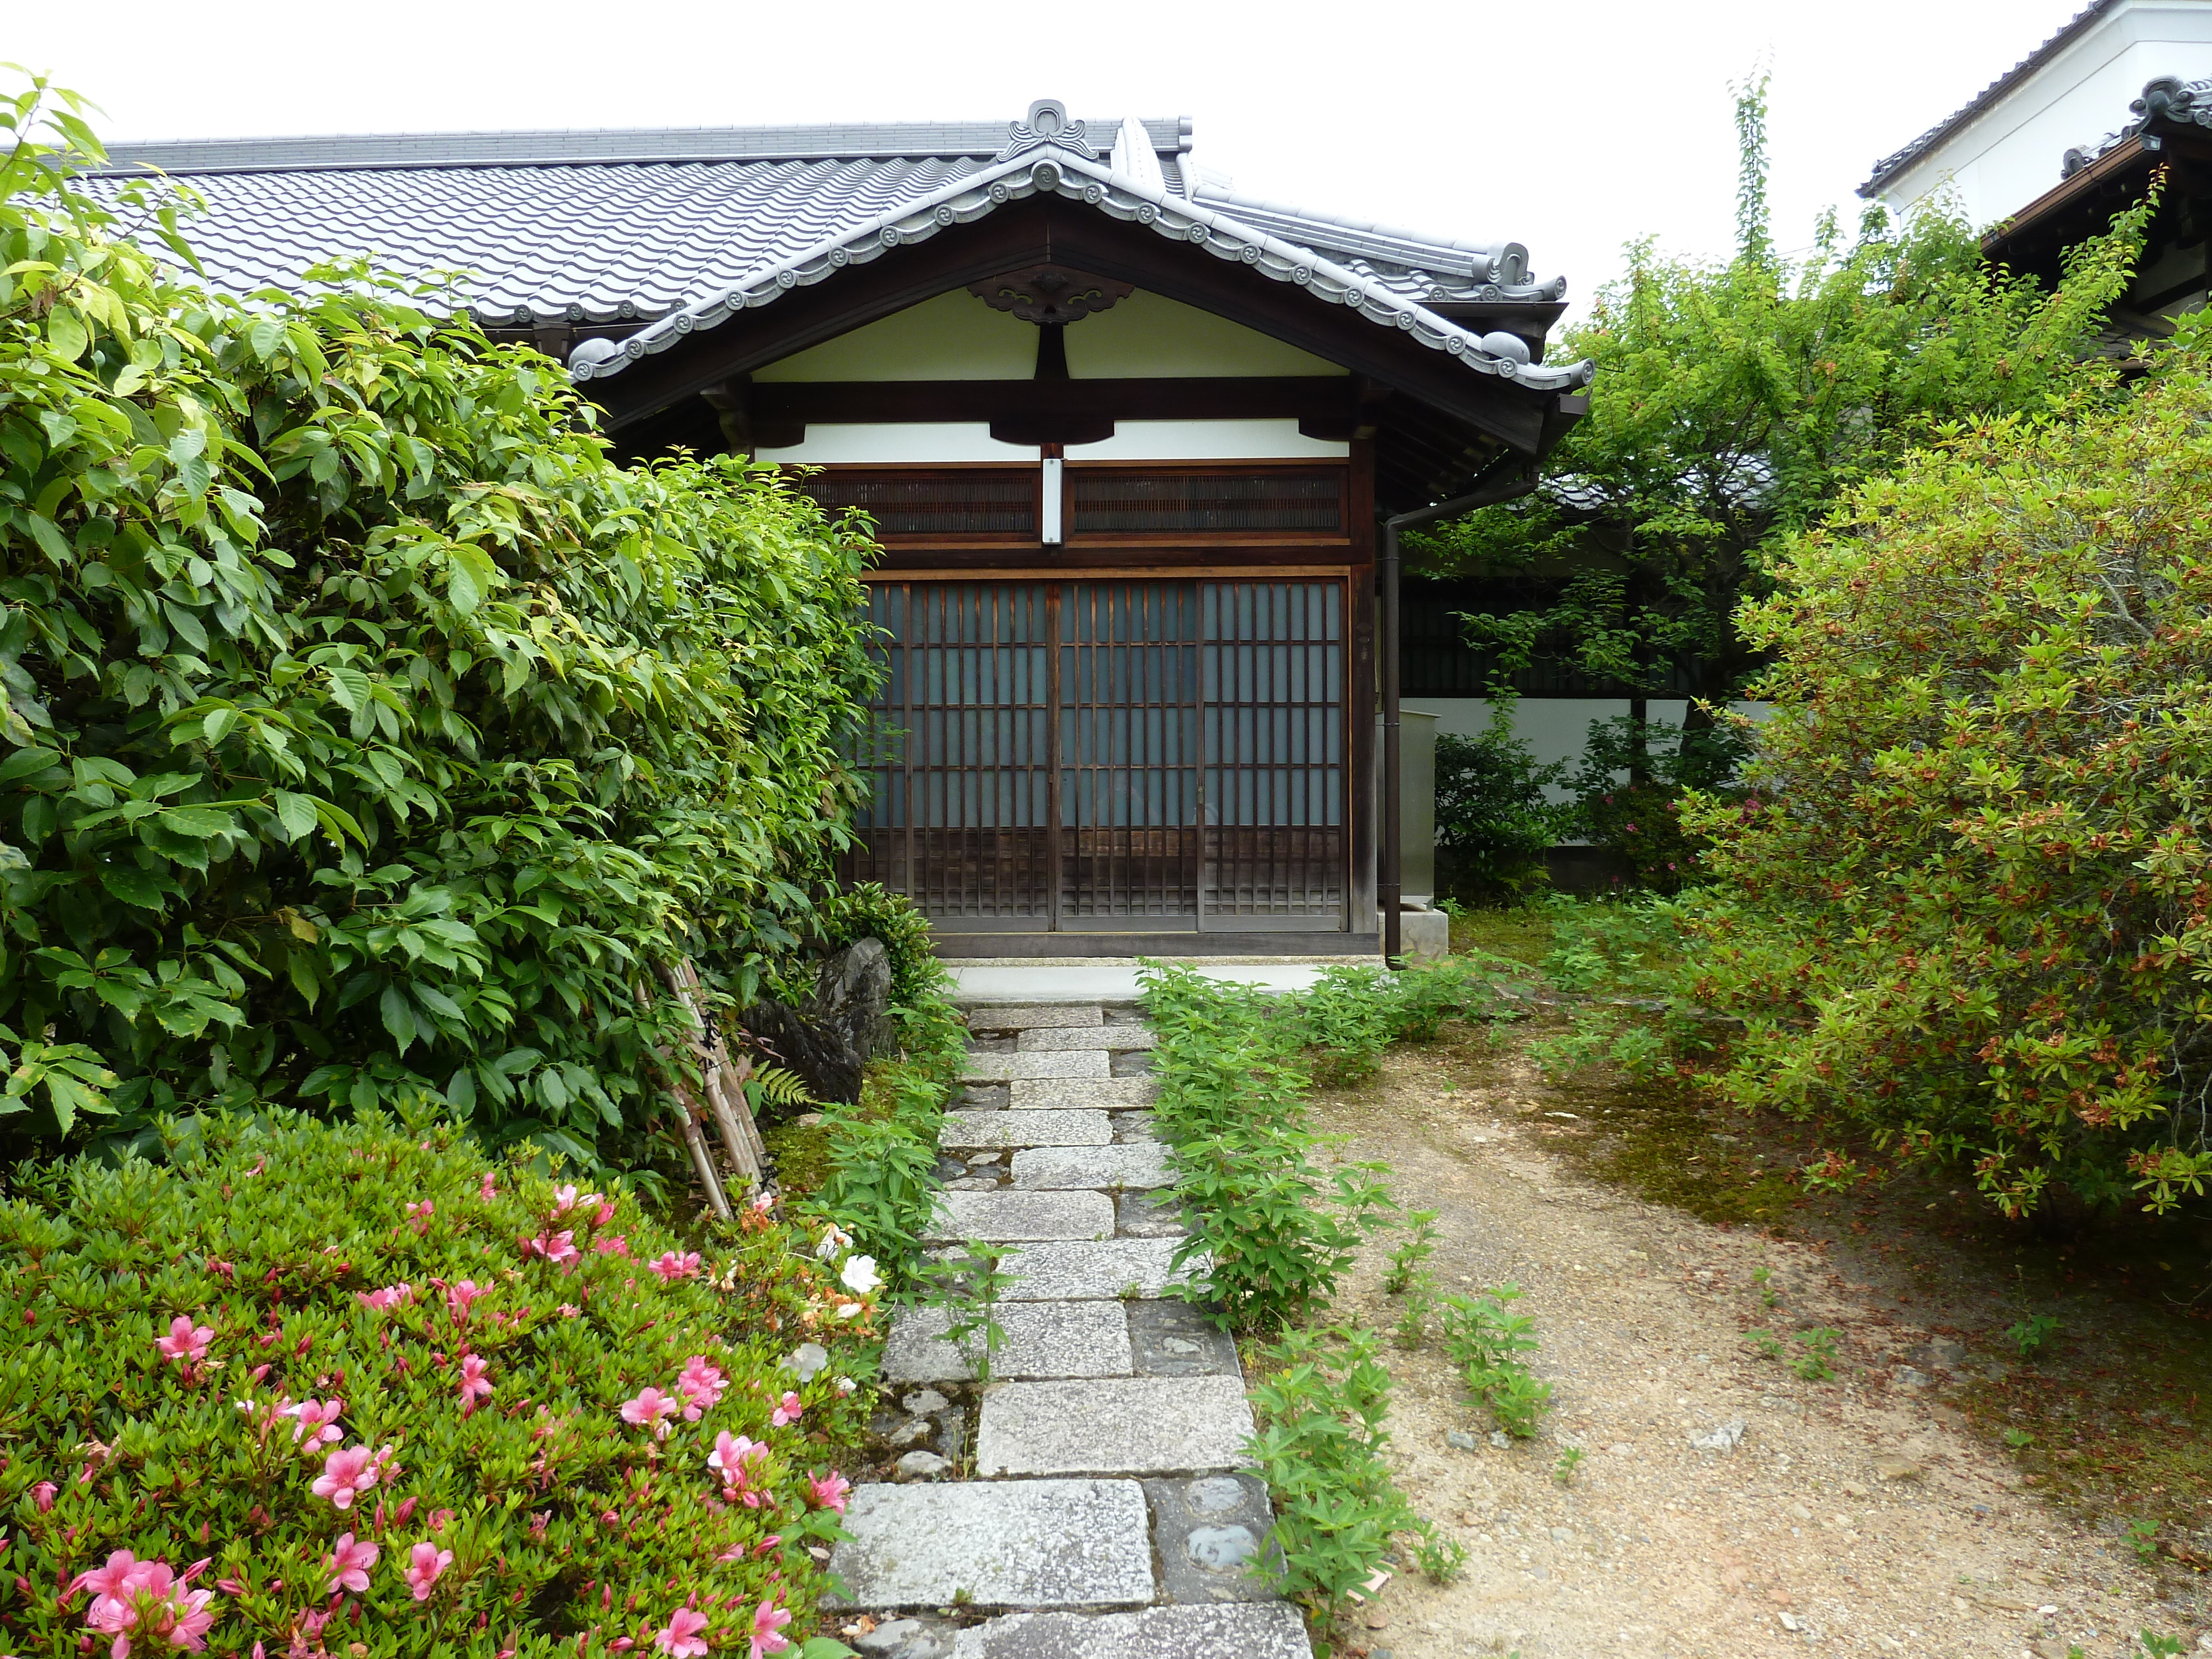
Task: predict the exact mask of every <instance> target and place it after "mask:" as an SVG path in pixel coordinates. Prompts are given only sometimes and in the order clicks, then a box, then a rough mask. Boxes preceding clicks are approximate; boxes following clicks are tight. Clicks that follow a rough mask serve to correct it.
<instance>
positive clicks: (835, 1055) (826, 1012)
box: [738, 939, 898, 1119]
mask: <svg viewBox="0 0 2212 1659" xmlns="http://www.w3.org/2000/svg"><path fill="white" fill-rule="evenodd" d="M890 997H891V969H890V958H889V957H886V956H885V955H884V947H883V942H882V941H881V940H879V939H856V940H854V942H853V943H852V944H850V945H847V946H846V947H845V948H844V949H843V950H842V951H838V952H837V953H836V955H835V956H833V957H829V959H828V960H827V961H825V962H824V963H823V964H822V965H821V967H820V968H819V969H817V970H816V972H815V977H814V994H813V995H812V996H811V997H810V998H809V999H808V1000H807V1004H806V1006H805V1009H804V1010H800V1009H798V1008H793V1007H792V1006H790V1005H789V1004H788V1003H782V1002H776V1001H774V1000H769V1001H765V1002H757V1003H755V1004H754V1005H753V1006H751V1007H750V1008H748V1009H746V1010H745V1011H744V1013H743V1014H742V1015H740V1016H739V1017H738V1019H739V1023H740V1024H742V1025H743V1026H744V1030H745V1035H746V1036H749V1037H750V1038H751V1039H752V1040H753V1043H754V1046H755V1047H757V1048H761V1049H763V1050H765V1051H766V1053H767V1054H768V1056H769V1058H770V1059H771V1060H773V1061H774V1062H775V1064H777V1065H780V1066H784V1067H786V1068H787V1069H788V1070H790V1071H793V1072H796V1073H798V1074H799V1078H800V1079H801V1080H802V1081H804V1082H805V1085H806V1090H807V1092H808V1093H809V1094H811V1095H812V1096H813V1097H815V1098H816V1099H817V1100H824V1101H828V1100H846V1101H851V1100H858V1099H859V1098H860V1073H861V1071H862V1069H863V1068H864V1067H865V1066H866V1065H867V1063H868V1061H869V1060H872V1059H873V1058H875V1057H876V1056H877V1055H878V1054H890V1053H892V1052H894V1051H895V1050H896V1048H897V1047H898V1028H897V1026H896V1024H894V1023H893V1021H892V1019H891V1018H890V1013H889V1012H888V1011H889V1009H890ZM767 1115H769V1117H770V1118H771V1119H773V1118H774V1117H775V1115H776V1114H775V1110H774V1109H773V1108H771V1109H769V1113H768V1114H767Z"/></svg>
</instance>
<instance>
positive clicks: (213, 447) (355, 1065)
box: [0, 89, 872, 1158]
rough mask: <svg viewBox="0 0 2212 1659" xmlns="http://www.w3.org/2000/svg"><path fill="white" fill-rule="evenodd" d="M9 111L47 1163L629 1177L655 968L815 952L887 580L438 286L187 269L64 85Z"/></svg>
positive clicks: (7, 1036) (715, 967)
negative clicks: (209, 1125) (167, 1137)
mask: <svg viewBox="0 0 2212 1659" xmlns="http://www.w3.org/2000/svg"><path fill="white" fill-rule="evenodd" d="M0 118H4V119H5V121H6V123H7V125H11V126H12V127H14V129H15V131H16V132H17V134H18V135H19V137H21V142H20V143H18V144H17V145H16V147H15V149H14V151H13V152H12V154H10V155H8V156H7V158H6V160H5V161H4V164H0V268H4V270H5V272H6V274H4V275H0V599H4V601H5V604H6V609H5V612H4V617H0V726H4V736H5V738H6V742H7V744H8V750H7V751H6V752H4V755H0V841H4V843H5V844H4V845H0V934H3V935H4V945H0V1043H4V1044H5V1047H6V1054H5V1059H6V1060H7V1062H8V1064H9V1067H10V1068H11V1069H12V1071H13V1073H14V1077H13V1079H12V1080H11V1082H10V1084H9V1087H8V1091H7V1093H6V1095H5V1096H4V1097H0V1113H13V1114H15V1116H14V1117H13V1119H12V1120H11V1121H9V1124H8V1125H7V1128H8V1131H9V1133H10V1135H11V1136H12V1137H13V1138H14V1139H15V1140H16V1142H17V1144H18V1146H19V1147H20V1146H21V1145H22V1144H23V1143H24V1142H26V1141H28V1142H30V1143H31V1144H35V1145H39V1146H53V1145H54V1144H56V1143H57V1141H64V1142H69V1141H81V1140H82V1139H83V1138H84V1137H85V1136H86V1135H87V1134H88V1133H105V1134H110V1135H114V1136H118V1137H121V1138H123V1139H126V1140H128V1139H131V1137H133V1136H136V1137H137V1139H136V1142H135V1144H137V1145H139V1146H151V1145H152V1144H153V1142H152V1138H151V1136H150V1133H149V1130H148V1126H149V1124H150V1123H151V1122H152V1121H153V1118H154V1115H155V1114H157V1113H159V1112H162V1111H174V1110H186V1109H206V1108H212V1107H221V1106H230V1107H238V1108H244V1107H248V1106H251V1105H252V1104H254V1103H258V1102H261V1101H264V1100H275V1101H280V1102H284V1103H320V1104H324V1105H327V1106H334V1107H339V1108H345V1109H356V1110H359V1109H367V1108H370V1107H373V1106H377V1105H383V1106H386V1107H391V1108H397V1107H399V1106H412V1105H413V1104H416V1103H427V1104H430V1105H433V1106H435V1107H438V1108H439V1109H442V1110H446V1111H449V1112H452V1113H456V1114H459V1115H461V1116H463V1117H465V1118H467V1119H469V1120H470V1121H471V1122H472V1123H473V1125H474V1127H476V1128H477V1131H478V1133H480V1134H482V1135H483V1136H484V1137H485V1138H487V1139H489V1140H491V1141H493V1142H495V1143H500V1142H505V1141H507V1140H511V1139H520V1138H527V1139H530V1140H532V1142H534V1143H535V1144H536V1145H538V1146H540V1147H541V1148H545V1149H550V1150H555V1151H559V1152H563V1153H565V1154H567V1155H568V1156H570V1157H571V1158H590V1157H593V1156H597V1155H606V1156H611V1157H622V1158H628V1157H631V1156H634V1155H635V1153H636V1152H638V1150H639V1149H638V1147H637V1146H636V1144H635V1139H633V1138H634V1137H635V1136H636V1135H637V1134H638V1133H640V1132H641V1130H642V1129H643V1128H644V1127H646V1125H647V1121H648V1120H649V1118H650V1116H651V1114H652V1112H653V1105H654V1102H655V1100H656V1098H657V1097H658V1094H659V1085H660V1084H661V1083H663V1082H665V1079H657V1078H656V1074H655V1067H654V1065H653V1058H652V1056H653V1049H654V1048H655V1047H656V1046H657V1044H658V1043H659V1042H662V1041H665V1036H666V1035H667V1033H668V1032H669V1031H670V1030H673V1029H676V1025H675V1017H674V1016H672V1015H671V1011H670V1010H669V1008H668V1007H667V1006H666V1005H665V1002H664V1001H663V1000H661V999H660V997H659V991H658V988H657V987H656V986H655V981H654V977H653V974H652V972H651V971H650V970H651V965H652V964H653V963H656V962H664V963H665V962H671V961H673V960H675V959H677V958H678V957H684V956H689V957H692V958H693V959H694V960H695V961H696V962H697V963H698V964H699V965H700V967H701V969H702V972H703V973H704V974H705V975H706V976H707V978H708V982H709V984H710V985H711V986H713V987H716V988H717V989H718V990H720V992H723V993H725V994H729V995H731V996H733V997H736V998H738V999H743V998H745V997H747V996H749V995H750V994H752V992H753V991H754V989H755V988H756V987H757V986H758V985H759V984H760V983H761V982H762V981H763V979H764V978H766V977H769V976H772V975H773V974H774V972H775V969H776V966H777V963H779V961H780V959H782V958H784V957H787V955H788V953H790V952H792V951H794V950H795V949H796V948H797V947H798V946H799V941H800V940H801V939H804V938H808V937H811V936H814V935H816V934H817V933H819V931H820V929H819V927H818V925H817V919H816V917H815V915H814V904H815V902H816V898H817V896H818V895H819V894H820V893H821V892H822V891H823V890H825V884H826V880H827V876H828V871H829V859H830V858H831V857H833V856H834V854H835V853H836V850H837V849H838V848H840V847H841V846H842V845H843V844H844V842H845V841H846V839H847V836H848V829H847V827H846V825H847V818H848V809H849V806H850V804H851V803H852V801H853V800H854V799H856V798H857V794H858V791H859V789H860V784H859V783H858V781H856V780H855V779H854V776H853V775H851V774H850V773H849V772H848V769H846V767H845V766H844V765H843V763H842V762H841V760H840V758H839V755H840V752H841V748H842V746H843V745H846V744H848V743H849V742H850V741H851V740H852V738H853V737H854V733H855V732H857V731H858V729H859V725H858V722H859V720H860V714H859V699H860V697H861V696H862V695H863V694H864V693H865V690H866V686H867V684H868V683H869V680H870V676H871V674H872V668H871V666H870V665H869V663H868V661H867V659H866V650H865V642H864V640H863V635H862V629H863V623H862V621H861V617H862V614H863V607H862V605H861V604H860V599H861V591H860V585H859V582H858V580H857V578H858V573H859V571H860V568H861V567H862V564H863V562H864V560H865V558H866V556H867V553H868V550H869V544H867V542H866V540H865V538H862V537H861V536H860V533H859V532H857V530H851V529H848V528H846V527H844V526H842V525H832V524H830V523H829V522H828V521H826V520H824V519H823V516H822V514H821V513H819V512H818V511H817V509H816V508H815V507H814V506H813V505H812V504H811V502H809V501H805V499H803V498H801V497H799V496H796V495H793V494H791V493H790V492H788V491H787V490H786V489H782V488H781V487H780V486H779V485H778V484H777V483H775V481H774V477H773V475H772V473H770V472H769V471H766V470H750V469H748V468H747V467H746V466H745V465H744V464H742V463H740V462H738V461H735V460H730V459H686V460H677V461H671V462H667V463H664V464H659V465H649V466H647V467H643V468H640V469H636V470H625V469H623V468H622V467H618V466H617V465H615V464H614V463H613V462H612V461H611V459H609V455H608V448H607V445H606V443H605V441H603V440H602V439H601V438H600V437H599V436H598V435H596V433H595V432H594V431H593V429H592V410H590V409H589V407H588V406H586V405H585V404H582V403H581V402H580V400H579V398H577V397H576V395H575V394H574V392H573V391H572V390H571V388H570V386H569V384H568V380H567V377H566V375H565V374H563V373H562V370H561V369H560V368H559V366H558V365H557V364H556V363H554V362H551V361H550V360H549V359H546V358H544V357H542V356H538V355H537V354H536V353H534V352H532V351H529V350H526V349H517V348H513V347H504V346H495V345H492V344H491V343H489V342H488V341H486V340H485V338H484V337H483V336H482V335H481V334H480V333H479V332H477V331H476V330H475V328H474V327H473V326H472V325H470V324H469V323H468V322H467V321H466V320H465V319H463V320H458V321H457V320H452V319H441V318H440V317H439V316H437V315H436V314H435V308H436V307H437V305H438V303H439V301H438V296H436V295H432V294H428V293H422V292H415V291H407V290H403V289H399V288H398V287H396V286H394V285H392V284H391V283H383V282H380V281H378V280H375V279H373V278H372V277H370V276H368V275H367V274H366V273H364V272H362V271H361V270H331V271H326V272H325V273H323V275H324V276H325V277H326V278H327V279H328V281H329V283H330V284H331V286H330V287H329V288H328V289H324V290H322V291H319V293H317V294H316V295H311V296H308V297H295V296H292V295H285V294H280V293H276V292H270V293H267V294H264V295H257V296H256V297H255V298H254V300H253V301H252V303H251V304H239V303H236V302H234V301H230V300H228V299H225V298H222V297H221V296H218V295H214V294H211V293H210V292H208V291H206V290H205V289H201V288H198V287H197V286H195V285H193V284H192V283H190V282H188V281H183V280H179V279H176V278H175V277H173V276H172V275H170V274H168V271H167V268H165V267H163V266H160V265H157V264H155V262H154V261H153V260H152V259H151V258H149V257H148V256H147V254H146V253H144V252H142V251H141V250H140V249H139V248H137V247H136V246H133V245H132V244H131V243H129V242H126V241H123V240H117V221H116V219H115V217H114V216H113V215H112V213H111V212H110V211H109V210H106V209H103V208H101V207H100V206H99V205H97V204H94V203H93V202H91V201H90V200H89V199H88V198H87V197H85V196H83V195H82V194H81V193H79V192H78V191H75V190H74V189H73V188H72V187H71V186H70V184H69V182H68V167H69V166H70V165H71V161H70V157H68V156H65V155H62V154H60V153H59V152H58V150H57V149H56V148H55V147H54V146H53V145H52V144H47V143H40V142H34V140H33V136H32V134H33V127H34V126H35V125H36V123H37V121H38V120H39V118H40V110H39V107H38V98H37V93H36V90H35V89H34V90H33V92H32V93H28V94H25V95H24V97H23V98H22V99H21V100H17V101H16V102H15V104H14V105H13V106H9V105H5V104H0ZM70 137H71V138H72V141H73V142H74V143H75V144H76V150H77V151H78V153H79V156H80V158H81V157H82V154H83V153H85V152H86V151H88V149H89V148H90V146H91V140H90V138H89V136H88V135H87V134H84V133H83V132H82V129H78V128H72V130H71V133H70ZM141 196H142V198H143V199H142V204H141V207H140V208H139V209H138V210H132V217H133V218H134V219H136V220H137V221H138V222H139V223H140V225H141V226H142V231H141V234H142V235H146V236H147V240H151V236H150V234H148V233H149V232H150V231H151V229H152V228H153V227H154V226H155V224H156V223H157V222H158V217H159V216H158V215H157V213H156V212H155V198H152V197H149V196H146V195H145V192H143V191H142V192H141ZM179 246H181V244H179ZM639 987H653V988H652V990H651V996H652V1000H650V1001H649V1002H646V1003H643V1004H641V1002H640V1001H639V1000H637V996H636V993H637V991H638V988H639Z"/></svg>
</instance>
